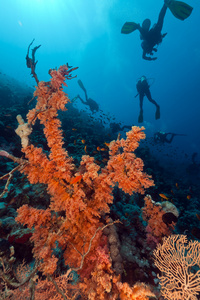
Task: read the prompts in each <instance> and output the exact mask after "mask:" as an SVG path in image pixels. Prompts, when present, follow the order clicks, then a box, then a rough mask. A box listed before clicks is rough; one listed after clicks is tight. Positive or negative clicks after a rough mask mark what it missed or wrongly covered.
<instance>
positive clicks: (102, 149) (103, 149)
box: [100, 148, 108, 151]
mask: <svg viewBox="0 0 200 300" xmlns="http://www.w3.org/2000/svg"><path fill="white" fill-rule="evenodd" d="M100 150H101V151H108V149H106V148H101V149H100Z"/></svg>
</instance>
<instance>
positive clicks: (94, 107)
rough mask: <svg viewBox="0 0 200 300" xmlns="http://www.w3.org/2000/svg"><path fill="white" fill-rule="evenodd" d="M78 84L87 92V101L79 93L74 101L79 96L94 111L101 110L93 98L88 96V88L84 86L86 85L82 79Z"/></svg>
mask: <svg viewBox="0 0 200 300" xmlns="http://www.w3.org/2000/svg"><path fill="white" fill-rule="evenodd" d="M78 85H79V86H80V88H81V89H82V90H83V91H84V93H85V101H84V100H83V99H82V98H81V97H80V96H79V95H77V96H76V97H74V98H73V99H72V102H74V101H75V100H76V99H77V98H79V99H80V100H81V102H82V103H83V104H85V105H87V106H89V108H90V110H91V112H92V113H94V112H97V111H99V105H98V104H97V102H96V101H94V100H93V99H91V98H88V95H87V91H86V88H85V87H84V85H83V83H82V81H81V80H80V79H79V80H78Z"/></svg>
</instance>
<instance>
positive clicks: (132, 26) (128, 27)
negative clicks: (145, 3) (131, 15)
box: [121, 22, 139, 34]
mask: <svg viewBox="0 0 200 300" xmlns="http://www.w3.org/2000/svg"><path fill="white" fill-rule="evenodd" d="M138 27H139V26H138V24H137V23H135V22H126V23H124V25H123V26H122V29H121V33H125V34H128V33H131V32H133V31H135V30H136V29H138Z"/></svg>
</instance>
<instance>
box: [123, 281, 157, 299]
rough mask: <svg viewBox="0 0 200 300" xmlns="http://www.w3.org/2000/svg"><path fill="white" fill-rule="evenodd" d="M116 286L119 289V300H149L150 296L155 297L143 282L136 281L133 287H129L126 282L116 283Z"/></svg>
mask: <svg viewBox="0 0 200 300" xmlns="http://www.w3.org/2000/svg"><path fill="white" fill-rule="evenodd" d="M117 287H118V289H119V291H120V299H121V300H128V299H130V300H149V298H150V297H153V298H154V297H155V294H154V293H152V291H151V290H150V288H149V286H148V285H146V284H144V283H139V282H138V283H136V284H134V286H133V287H130V286H129V285H128V283H126V282H125V283H121V282H118V283H117Z"/></svg>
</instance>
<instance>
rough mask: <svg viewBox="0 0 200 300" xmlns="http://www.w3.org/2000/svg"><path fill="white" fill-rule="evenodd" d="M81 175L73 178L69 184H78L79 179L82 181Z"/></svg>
mask: <svg viewBox="0 0 200 300" xmlns="http://www.w3.org/2000/svg"><path fill="white" fill-rule="evenodd" d="M82 177H83V176H82V175H78V176H76V177H74V178H73V179H72V180H71V181H70V184H75V183H77V182H79V181H80V180H81V179H82Z"/></svg>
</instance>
